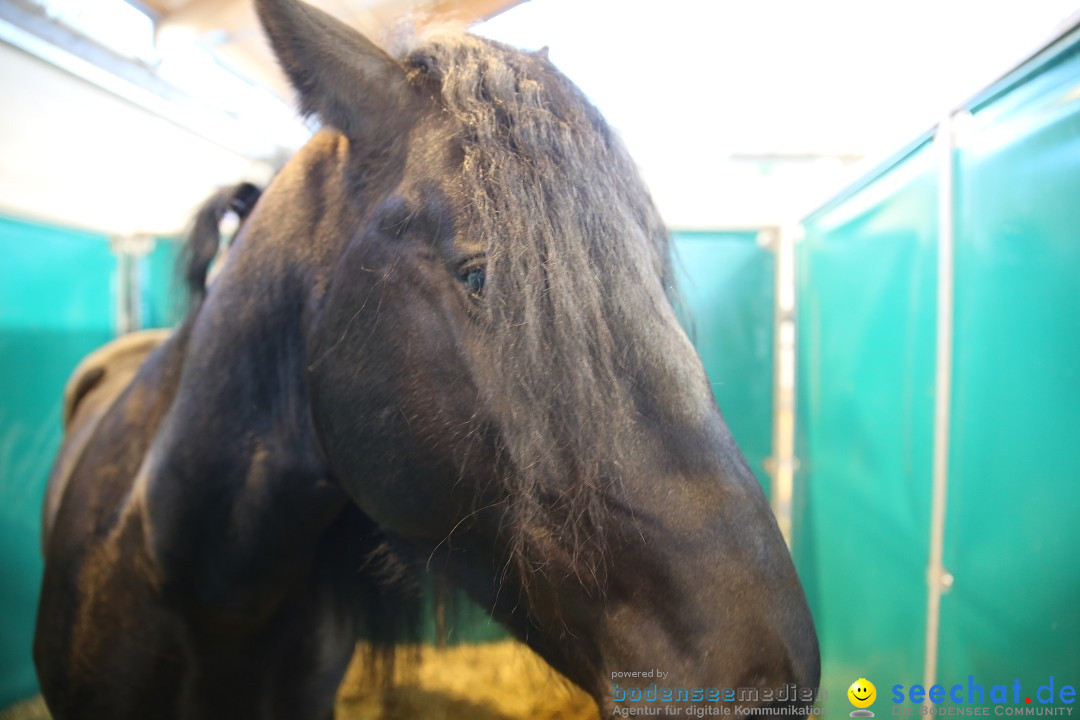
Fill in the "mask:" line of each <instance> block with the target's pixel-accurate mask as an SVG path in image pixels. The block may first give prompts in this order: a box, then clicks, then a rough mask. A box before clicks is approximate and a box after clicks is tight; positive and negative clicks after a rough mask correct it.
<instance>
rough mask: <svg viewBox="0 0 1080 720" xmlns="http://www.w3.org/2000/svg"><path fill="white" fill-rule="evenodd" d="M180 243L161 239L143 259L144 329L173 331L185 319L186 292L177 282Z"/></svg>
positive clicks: (142, 295) (141, 319) (142, 311)
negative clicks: (171, 329) (167, 329)
mask: <svg viewBox="0 0 1080 720" xmlns="http://www.w3.org/2000/svg"><path fill="white" fill-rule="evenodd" d="M180 247H181V244H180V241H179V240H176V239H173V238H157V239H156V240H155V241H154V248H153V249H152V250H151V251H150V252H149V254H147V255H146V256H144V257H142V258H140V259H139V266H138V267H139V271H138V272H139V285H140V288H139V289H140V303H141V305H140V311H141V314H140V322H141V325H142V327H144V328H167V327H172V326H173V325H175V324H176V323H178V322H179V321H180V319H181V318H182V317H183V316H184V301H185V298H184V295H183V288H182V287H181V285H180V282H179V281H178V280H177V275H176V270H175V268H176V262H177V259H178V257H179V255H180Z"/></svg>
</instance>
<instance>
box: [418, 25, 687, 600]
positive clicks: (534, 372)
mask: <svg viewBox="0 0 1080 720" xmlns="http://www.w3.org/2000/svg"><path fill="white" fill-rule="evenodd" d="M403 62H404V64H405V66H406V68H407V69H408V71H409V72H410V76H411V78H412V79H413V81H414V82H428V83H430V84H431V85H433V86H434V87H435V88H437V90H436V91H435V92H436V95H437V100H438V102H439V104H440V105H441V108H442V110H443V114H444V115H445V116H446V117H448V118H449V119H450V122H451V123H452V124H453V125H454V126H455V129H456V132H457V136H458V141H459V142H460V143H461V151H462V152H461V157H463V162H462V167H461V171H460V176H459V177H458V178H457V182H458V184H459V190H460V195H459V196H460V198H461V202H462V207H460V208H459V209H458V232H459V233H465V234H467V235H468V236H469V237H470V239H473V240H480V241H481V242H482V243H483V245H484V247H485V250H486V254H487V262H488V265H487V283H486V285H485V288H484V295H483V300H482V302H481V303H480V304H479V305H480V307H479V310H478V312H479V314H480V322H479V325H480V326H481V327H483V328H484V329H485V333H484V340H483V342H482V343H480V344H479V346H478V347H477V348H476V349H475V355H476V357H475V360H474V363H475V373H474V375H475V379H476V382H477V385H478V388H479V391H480V393H481V396H482V398H483V401H484V402H485V403H486V406H487V407H488V408H489V409H490V411H491V413H492V415H493V416H494V417H495V418H496V422H497V423H498V426H499V431H500V432H499V435H500V438H501V442H502V443H503V447H502V448H501V450H502V452H503V454H504V456H505V459H506V463H505V464H506V466H507V468H508V470H507V471H506V473H505V477H504V482H505V484H506V490H507V495H508V497H509V498H510V512H509V513H508V521H509V525H510V527H508V530H509V534H510V537H511V540H512V544H513V551H514V557H515V559H516V560H517V562H518V565H519V570H520V572H521V574H522V579H523V580H526V581H527V578H528V575H529V574H530V568H531V565H530V562H531V561H532V562H534V561H536V559H537V558H558V557H561V558H562V559H563V562H562V563H561V565H562V567H557V568H556V569H555V571H556V572H559V573H565V572H566V571H567V570H569V571H570V572H572V573H574V574H576V575H577V576H578V577H579V578H580V579H581V580H582V581H583V582H584V583H585V584H586V587H592V588H596V587H597V586H598V584H599V586H602V583H603V580H604V570H603V568H604V564H605V562H604V552H605V551H604V547H605V542H604V540H605V526H606V525H607V524H608V522H607V517H608V515H609V510H608V505H609V502H608V501H609V499H610V498H611V496H612V495H613V494H617V493H618V488H619V486H620V481H621V479H622V478H623V476H624V473H625V471H626V468H624V467H623V463H624V462H626V460H627V458H631V457H632V456H633V455H632V452H631V449H632V448H633V447H634V446H635V444H636V442H635V432H636V430H635V427H636V424H635V418H636V416H637V413H638V410H637V407H636V404H635V390H636V389H640V388H635V385H636V384H637V383H638V380H639V366H640V365H641V364H642V363H643V362H646V360H645V358H646V356H647V355H648V353H649V351H648V349H647V348H644V347H643V346H644V345H647V344H648V342H649V341H650V338H649V337H648V335H649V334H650V329H651V328H653V327H655V326H657V325H659V324H661V323H668V322H670V319H671V318H672V317H673V316H672V314H671V312H670V311H671V307H670V304H669V303H668V298H667V291H668V290H669V289H670V287H669V285H670V282H671V272H670V259H669V254H668V234H667V232H666V230H665V229H664V227H663V224H662V222H661V220H660V218H659V215H658V213H657V212H656V210H655V208H654V206H653V204H652V201H651V199H650V197H649V194H648V192H647V190H646V189H645V187H644V184H643V183H642V181H641V180H640V178H639V176H638V173H637V170H636V168H635V167H634V165H633V163H632V162H631V160H630V159H629V157H628V155H627V153H626V152H625V150H624V149H623V147H622V145H621V143H620V142H619V141H618V139H617V138H616V137H615V135H614V133H613V132H612V130H611V129H610V128H609V127H608V125H607V123H606V122H605V121H604V119H603V118H602V117H601V115H600V113H599V112H598V111H597V110H596V109H595V108H594V107H593V106H592V105H591V104H590V103H589V102H588V100H587V99H586V98H585V97H584V95H583V94H582V93H581V91H580V90H578V88H576V87H575V86H574V85H573V84H572V83H571V82H570V81H569V80H567V79H566V78H565V77H564V76H563V75H562V74H561V73H559V72H558V71H557V70H556V69H555V68H554V66H553V65H552V64H551V63H550V62H548V60H547V59H546V57H545V56H544V55H542V54H532V53H525V52H521V51H517V50H513V49H511V48H508V47H506V46H503V45H501V44H499V43H495V42H491V41H487V40H484V39H481V38H477V37H475V36H471V35H466V34H464V33H450V34H441V35H436V36H435V37H434V38H431V39H428V40H427V41H426V42H423V43H422V44H419V45H418V46H416V47H415V48H414V49H412V50H411V51H410V52H408V53H407V55H406V56H405V60H404V61H403ZM530 558H531V561H530Z"/></svg>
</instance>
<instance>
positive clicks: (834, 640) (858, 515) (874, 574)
mask: <svg viewBox="0 0 1080 720" xmlns="http://www.w3.org/2000/svg"><path fill="white" fill-rule="evenodd" d="M936 214H937V178H936V174H935V162H934V156H933V152H932V151H931V148H930V146H929V144H920V145H919V146H917V147H915V148H914V149H913V150H912V151H911V152H910V153H907V154H905V156H904V157H902V158H901V159H900V160H899V161H898V162H897V163H896V164H895V166H894V167H893V168H892V169H891V170H890V171H889V172H888V173H886V174H884V175H881V176H880V177H877V178H875V179H874V180H872V181H870V182H869V183H868V184H866V185H865V186H863V187H861V188H859V189H858V190H857V191H855V192H854V193H852V194H851V195H850V196H848V197H845V198H843V199H841V200H839V201H837V202H836V203H834V204H833V205H831V206H829V207H827V208H825V209H824V210H822V211H820V212H818V213H817V214H816V215H814V216H813V217H811V218H809V219H808V220H807V221H806V222H805V224H804V229H805V237H804V239H803V241H802V242H801V243H799V244H798V245H797V255H796V260H797V284H798V295H797V308H798V309H797V312H798V335H797V350H796V352H797V357H798V376H797V392H798V395H797V401H796V407H797V415H796V445H795V455H796V457H797V458H798V461H799V466H798V472H797V475H796V479H795V484H796V496H795V503H794V504H795V510H794V514H795V522H794V536H793V542H792V545H793V549H794V554H795V560H796V564H797V566H798V568H799V571H800V575H801V577H802V580H803V584H804V587H805V589H806V592H807V596H808V599H809V601H810V605H811V610H812V611H813V613H814V618H815V622H816V624H817V630H818V633H819V637H820V642H821V652H822V658H823V668H822V673H823V674H822V687H823V688H824V689H826V690H827V691H828V692H829V694H830V696H831V697H839V698H841V702H843V700H842V698H843V696H844V695H843V694H844V692H846V689H847V687H848V685H850V684H851V683H852V682H854V681H855V680H856V679H858V678H860V677H865V678H868V679H870V680H871V681H872V682H876V683H877V684H878V692H879V693H883V690H884V688H882V684H881V681H882V679H884V678H897V680H896V681H895V682H904V683H907V682H908V679H909V678H911V679H918V678H921V673H922V658H923V628H924V623H925V614H926V613H925V599H926V590H925V583H924V580H923V578H924V576H925V572H926V571H925V567H926V554H927V537H928V536H927V528H928V522H929V510H930V493H929V488H930V470H931V451H932V442H931V441H932V430H933V402H934V396H933V392H934V330H935V320H934V317H935V315H934V313H935V287H936V283H937V273H936V265H935V259H936V253H937V229H936V222H937V220H936Z"/></svg>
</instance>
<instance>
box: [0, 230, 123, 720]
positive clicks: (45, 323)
mask: <svg viewBox="0 0 1080 720" xmlns="http://www.w3.org/2000/svg"><path fill="white" fill-rule="evenodd" d="M0 257H3V258H4V262H3V264H2V265H0V377H3V378H4V380H3V382H0V577H2V578H3V588H4V589H3V592H0V617H3V622H0V707H6V706H8V705H10V704H11V703H13V702H15V701H16V700H20V699H23V698H26V697H29V696H31V695H33V694H34V693H35V692H37V680H36V678H35V676H34V666H33V662H32V660H31V644H32V639H33V629H34V617H35V615H36V613H37V596H38V590H39V587H40V584H41V571H42V560H41V540H40V536H41V506H42V501H43V498H44V493H45V481H46V479H47V477H48V474H49V470H50V469H51V467H52V461H53V456H54V454H55V453H56V449H57V448H58V447H59V445H60V437H61V431H60V407H61V399H62V395H63V389H64V384H65V383H66V382H67V379H68V376H69V374H70V373H71V371H72V370H73V369H74V368H75V365H76V364H78V362H79V360H81V359H82V357H83V356H84V355H85V354H86V353H88V352H90V351H91V350H93V349H94V348H96V347H97V346H99V345H101V344H102V343H105V342H107V341H108V340H109V339H110V338H111V337H112V335H113V307H114V295H115V291H114V288H113V283H114V281H115V270H116V260H115V258H114V257H113V254H112V252H111V251H110V249H109V244H108V242H107V240H106V239H105V238H104V237H102V236H99V235H92V234H89V233H82V232H77V231H73V230H64V229H59V228H51V227H47V226H41V225H35V224H33V223H28V222H23V221H19V220H12V219H8V218H0Z"/></svg>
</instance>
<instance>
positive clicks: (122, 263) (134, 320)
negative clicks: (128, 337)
mask: <svg viewBox="0 0 1080 720" xmlns="http://www.w3.org/2000/svg"><path fill="white" fill-rule="evenodd" d="M109 245H110V246H111V248H112V251H113V253H114V254H115V255H116V333H117V334H118V335H124V334H126V333H129V332H134V331H136V330H138V329H139V328H141V327H142V273H141V269H140V266H139V265H140V264H139V259H140V258H142V257H143V256H145V255H146V254H147V253H149V252H150V251H151V250H152V249H153V247H154V238H152V237H150V236H147V235H125V236H118V237H114V238H111V239H110V240H109Z"/></svg>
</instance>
